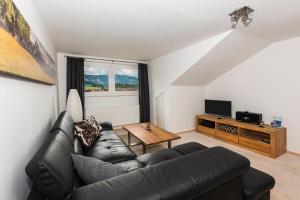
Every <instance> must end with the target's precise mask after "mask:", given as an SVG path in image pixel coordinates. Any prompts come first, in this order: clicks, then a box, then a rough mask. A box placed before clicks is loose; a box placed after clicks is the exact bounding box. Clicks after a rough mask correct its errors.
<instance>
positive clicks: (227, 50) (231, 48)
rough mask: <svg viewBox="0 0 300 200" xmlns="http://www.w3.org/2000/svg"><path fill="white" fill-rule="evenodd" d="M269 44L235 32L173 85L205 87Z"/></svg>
mask: <svg viewBox="0 0 300 200" xmlns="http://www.w3.org/2000/svg"><path fill="white" fill-rule="evenodd" d="M269 44H270V41H267V40H263V39H260V38H257V37H253V36H251V35H247V34H245V33H242V32H239V31H233V32H231V33H230V34H229V35H227V37H225V38H224V39H223V40H222V41H221V42H219V43H218V44H217V45H216V46H215V47H214V48H213V49H211V50H210V51H208V52H207V53H206V55H204V56H203V57H201V59H199V60H198V62H197V63H196V64H194V65H192V66H190V68H188V69H187V70H186V71H185V72H184V73H183V74H182V75H181V76H179V77H178V78H177V79H176V80H175V81H174V82H173V85H183V86H194V85H200V86H204V85H206V84H208V83H209V82H211V81H213V80H215V79H216V78H217V77H219V76H221V75H222V74H224V73H225V72H227V71H229V70H230V69H232V68H233V67H235V66H236V65H238V64H239V63H241V62H243V61H245V60H246V59H248V58H249V57H251V56H252V55H254V54H256V53H257V52H259V51H261V50H262V49H264V48H265V47H267V46H268V45H269Z"/></svg>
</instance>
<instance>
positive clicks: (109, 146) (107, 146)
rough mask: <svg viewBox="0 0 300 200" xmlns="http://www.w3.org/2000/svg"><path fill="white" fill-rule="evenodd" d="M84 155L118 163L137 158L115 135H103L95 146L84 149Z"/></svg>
mask: <svg viewBox="0 0 300 200" xmlns="http://www.w3.org/2000/svg"><path fill="white" fill-rule="evenodd" d="M84 155H86V156H90V157H95V158H98V159H100V160H103V161H105V162H111V163H117V162H122V161H126V160H131V159H134V158H136V154H135V153H134V152H133V151H132V150H131V149H130V148H129V147H128V146H127V145H126V144H125V143H124V141H123V140H122V139H120V138H119V137H118V136H117V135H115V134H108V133H107V134H104V135H101V137H100V139H98V140H97V141H96V143H95V144H94V146H92V147H91V148H89V149H84Z"/></svg>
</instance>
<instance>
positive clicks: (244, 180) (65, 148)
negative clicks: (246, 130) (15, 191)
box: [26, 112, 275, 200]
mask: <svg viewBox="0 0 300 200" xmlns="http://www.w3.org/2000/svg"><path fill="white" fill-rule="evenodd" d="M101 126H102V127H103V131H102V135H101V137H100V138H99V140H98V141H97V142H96V144H95V145H94V146H93V147H92V148H91V149H89V150H85V149H83V148H82V146H81V143H80V142H79V140H78V139H77V138H74V135H73V120H72V118H71V117H70V115H69V114H67V113H66V112H63V113H61V114H60V116H59V117H58V119H57V121H56V122H55V124H54V126H53V127H52V129H51V131H50V134H49V136H48V137H47V138H46V140H45V142H44V143H43V144H42V146H41V147H40V148H39V150H38V151H37V153H36V154H35V155H34V157H33V158H32V159H31V161H30V162H29V163H28V164H27V166H26V173H27V175H28V176H29V177H30V179H31V180H32V182H33V187H32V190H31V193H30V194H29V196H28V199H30V200H37V199H49V200H69V199H74V200H97V199H99V200H106V199H107V200H135V199H141V200H162V199H170V200H171V199H180V200H181V199H198V200H204V199H205V200H219V199H224V200H242V199H244V200H267V199H270V190H271V189H272V188H273V186H274V184H275V180H274V179H273V178H272V177H271V176H269V175H267V174H265V173H263V172H261V171H258V170H256V169H253V168H251V167H250V163H249V160H248V159H247V158H245V157H243V156H241V155H239V154H237V153H234V152H232V151H230V150H227V149H225V148H222V147H214V148H207V147H205V146H203V145H201V144H198V143H195V142H192V143H187V144H183V145H178V146H175V147H173V148H172V149H166V150H163V151H159V152H156V153H148V154H144V155H142V156H138V157H137V156H136V155H135V153H134V152H133V151H132V150H131V149H130V148H129V147H128V146H127V145H126V144H125V143H124V142H123V141H122V139H121V138H120V137H119V136H118V135H116V134H115V133H114V131H113V129H112V125H111V124H110V123H109V122H104V123H101ZM71 153H78V154H82V155H85V156H92V157H96V158H98V159H101V160H104V161H107V162H111V163H114V164H116V165H122V166H124V167H126V168H127V170H128V173H126V174H123V175H120V176H116V177H113V178H110V179H107V180H104V181H100V182H97V183H94V184H90V185H84V184H83V182H82V181H81V179H80V177H79V176H78V175H77V173H76V171H75V170H74V167H73V163H72V159H71V156H70V154H71Z"/></svg>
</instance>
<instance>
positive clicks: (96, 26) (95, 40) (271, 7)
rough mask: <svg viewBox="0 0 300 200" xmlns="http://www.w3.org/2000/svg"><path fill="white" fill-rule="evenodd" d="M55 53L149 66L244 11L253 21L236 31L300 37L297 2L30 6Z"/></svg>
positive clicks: (103, 1) (100, 0)
mask: <svg viewBox="0 0 300 200" xmlns="http://www.w3.org/2000/svg"><path fill="white" fill-rule="evenodd" d="M35 4H36V6H37V8H38V9H39V10H40V13H41V17H42V20H43V21H44V22H45V25H46V28H47V29H48V32H49V34H50V36H51V38H52V40H53V42H54V44H55V47H56V49H57V50H58V51H61V52H67V53H76V54H85V55H90V56H102V57H116V58H123V59H137V60H150V59H152V58H155V57H158V56H161V55H164V54H167V53H169V52H171V51H174V50H177V49H180V48H183V47H185V46H188V45H191V44H194V43H197V42H199V41H202V40H204V39H206V38H209V37H212V36H214V35H217V34H219V33H222V32H225V31H228V30H230V26H231V24H230V18H229V16H228V13H230V12H231V11H233V10H235V9H237V8H240V7H242V6H245V5H249V6H251V7H252V8H254V9H255V13H254V14H255V15H254V21H253V23H252V24H251V25H250V26H249V27H248V28H247V29H244V28H243V27H241V26H240V27H238V28H237V29H238V30H239V31H242V32H245V33H246V34H248V35H251V36H252V37H257V38H260V39H263V40H268V41H277V40H282V39H287V38H290V37H294V36H296V35H299V34H300V27H299V26H298V24H297V22H299V21H300V12H299V10H300V2H299V0H288V1H284V0H263V1H262V0H251V1H249V0H230V1H229V0H85V1H82V0H63V1H62V0H42V1H35Z"/></svg>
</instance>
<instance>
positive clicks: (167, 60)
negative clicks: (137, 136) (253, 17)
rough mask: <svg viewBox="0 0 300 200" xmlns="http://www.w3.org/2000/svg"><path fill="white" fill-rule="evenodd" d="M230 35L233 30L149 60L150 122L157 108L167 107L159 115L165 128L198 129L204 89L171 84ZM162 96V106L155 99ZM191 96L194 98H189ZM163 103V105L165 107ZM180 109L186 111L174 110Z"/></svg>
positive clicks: (178, 129)
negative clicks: (176, 111)
mask: <svg viewBox="0 0 300 200" xmlns="http://www.w3.org/2000/svg"><path fill="white" fill-rule="evenodd" d="M228 34H230V31H229V32H225V33H222V34H219V35H217V36H215V37H212V38H210V39H207V40H205V41H202V42H199V43H196V44H194V45H191V46H188V47H186V48H183V49H180V50H177V51H174V52H171V53H169V54H167V55H164V56H162V57H159V58H155V59H153V60H151V61H150V63H149V65H148V66H149V76H150V79H149V82H150V109H151V121H152V122H153V123H155V122H156V115H157V113H156V107H160V108H164V109H165V110H163V111H161V110H160V111H159V113H160V114H161V115H163V116H158V117H159V118H160V121H161V120H162V121H163V122H164V125H165V127H163V128H166V129H167V130H169V131H173V132H183V131H188V130H193V129H195V124H194V118H195V115H194V114H195V113H201V112H202V110H201V108H200V107H199V105H201V96H202V95H203V88H201V87H185V89H184V90H183V89H182V88H181V87H175V86H172V84H173V83H174V81H175V80H176V79H177V78H178V77H179V76H180V75H181V74H182V73H184V72H185V71H186V70H188V69H189V68H190V67H192V66H193V65H194V64H195V63H197V62H198V61H199V60H200V59H201V57H203V56H204V55H205V54H206V53H207V52H209V51H210V50H211V49H212V48H214V47H215V45H217V44H218V43H219V42H220V41H221V40H222V39H224V38H225V37H226V36H227V35H228ZM176 90H178V92H179V93H178V95H176V92H175V91H176ZM181 92H182V95H180V93H181ZM160 95H164V101H165V103H164V104H161V103H160V106H157V105H156V101H157V98H158V97H159V96H160ZM185 96H187V97H185ZM173 97H175V98H173ZM178 97H181V98H178ZM188 97H189V98H194V99H195V100H190V99H189V98H188ZM196 102H199V103H196ZM161 105H164V106H163V107H162V106H161ZM191 107H193V108H195V110H193V111H192V112H190V111H191V109H190V108H191ZM178 108H180V110H181V111H182V112H184V113H180V114H178V113H174V112H173V110H176V109H178ZM171 115H172V116H171ZM175 115H178V117H175ZM186 116H188V117H186ZM191 120H192V122H191ZM178 122H180V123H182V126H181V125H179V124H178ZM179 126H180V127H179Z"/></svg>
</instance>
